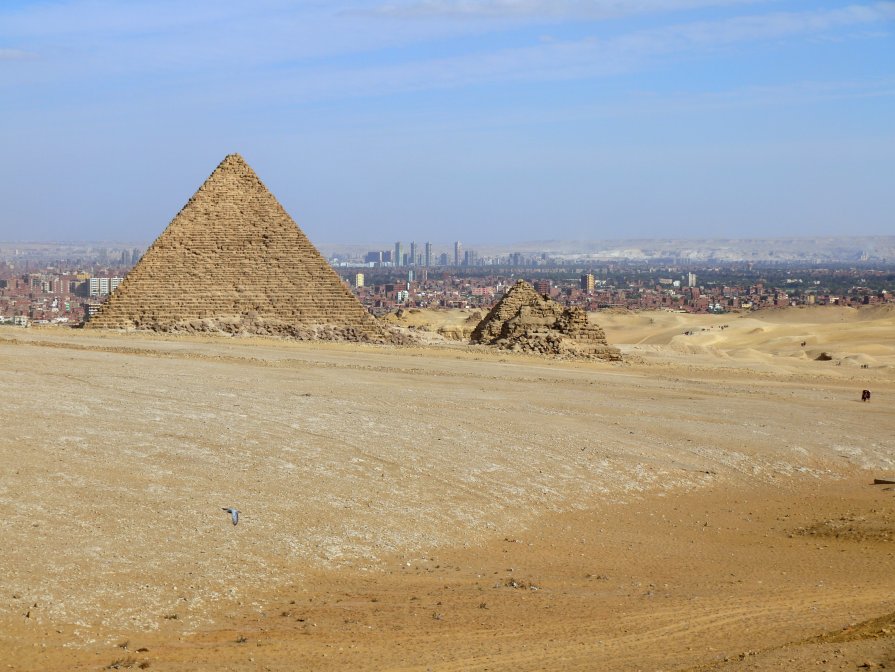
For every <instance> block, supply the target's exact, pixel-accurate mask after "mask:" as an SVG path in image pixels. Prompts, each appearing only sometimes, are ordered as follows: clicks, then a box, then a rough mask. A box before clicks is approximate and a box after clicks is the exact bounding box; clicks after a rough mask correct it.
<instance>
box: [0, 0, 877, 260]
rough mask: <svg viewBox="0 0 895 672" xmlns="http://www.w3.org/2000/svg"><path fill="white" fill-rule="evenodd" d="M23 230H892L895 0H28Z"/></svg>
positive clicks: (483, 235)
mask: <svg viewBox="0 0 895 672" xmlns="http://www.w3.org/2000/svg"><path fill="white" fill-rule="evenodd" d="M0 121H2V124H0V146H2V148H3V151H2V163H0V165H2V167H0V240H23V241H24V240H47V241H49V240H119V241H135V242H139V241H151V240H152V239H154V238H155V237H156V236H157V235H158V234H159V233H161V231H162V230H163V229H164V227H165V226H166V225H167V224H168V222H169V221H170V220H171V218H172V217H173V216H174V215H175V214H176V213H177V211H178V210H179V209H180V208H181V207H182V205H183V204H184V203H185V202H186V200H187V199H188V198H189V196H190V195H191V194H192V193H193V191H195V189H196V188H197V187H198V186H199V185H200V184H201V182H202V181H203V180H204V179H205V178H206V177H207V176H208V174H209V173H210V172H211V171H212V170H213V169H214V168H215V166H216V165H217V164H218V162H219V161H220V160H221V159H222V158H223V157H224V156H225V155H226V154H228V153H231V152H239V153H240V154H242V155H243V156H244V157H245V158H246V160H247V161H248V162H249V163H250V164H251V165H252V166H253V168H254V169H255V170H256V172H257V173H258V174H259V176H260V177H261V179H262V180H263V181H264V182H265V183H266V184H267V185H268V187H270V189H271V190H272V191H273V192H274V194H275V195H276V196H277V198H278V199H279V200H280V201H281V202H282V203H283V205H284V206H285V207H286V209H287V210H288V211H289V212H290V214H292V216H293V217H294V218H295V220H296V221H297V222H298V224H299V226H301V227H302V229H303V230H304V231H305V232H306V233H307V234H308V235H309V236H310V237H311V239H312V240H314V241H315V242H318V243H338V242H358V243H362V242H368V241H370V242H372V241H391V240H398V239H400V240H405V241H409V240H411V239H415V240H418V241H423V240H432V241H435V242H444V241H452V240H455V239H460V240H463V241H469V243H474V242H481V243H498V242H512V241H526V240H541V239H550V238H552V239H556V238H561V239H594V238H633V237H660V238H672V237H674V238H692V237H705V236H713V237H720V236H724V237H757V236H768V237H769V236H800V235H802V236H818V235H849V234H862V235H873V234H883V235H893V234H895V215H893V212H895V186H893V185H895V2H861V1H855V2H821V1H807V0H806V1H795V2H782V1H779V0H630V1H626V2H622V1H620V0H369V1H366V2H364V1H360V0H356V1H353V0H333V1H329V2H322V1H317V0H306V1H301V0H292V1H290V2H286V1H284V0H256V1H255V2H251V3H248V2H242V1H236V0H196V1H192V2H188V1H184V0H177V1H174V0H151V1H149V0H133V1H128V2H125V1H123V0H122V1H117V2H113V1H111V0H45V1H27V0H4V1H3V2H2V3H0Z"/></svg>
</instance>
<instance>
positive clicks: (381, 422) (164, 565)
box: [0, 311, 895, 670]
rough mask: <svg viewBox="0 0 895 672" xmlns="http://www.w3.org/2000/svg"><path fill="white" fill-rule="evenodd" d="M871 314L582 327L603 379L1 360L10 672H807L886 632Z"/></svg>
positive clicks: (100, 340)
mask: <svg viewBox="0 0 895 672" xmlns="http://www.w3.org/2000/svg"><path fill="white" fill-rule="evenodd" d="M784 312H785V311H784ZM860 313H861V311H855V313H854V314H852V313H848V314H846V315H843V314H835V315H833V316H832V317H831V318H830V319H829V320H824V319H822V318H823V317H824V316H823V315H820V316H818V315H819V313H818V312H817V311H811V312H810V315H811V316H812V319H811V321H800V320H801V317H799V320H793V322H792V323H787V322H786V321H782V316H781V315H776V314H775V315H773V318H772V319H764V318H763V316H762V315H758V316H754V315H750V316H748V317H743V318H738V317H734V316H730V315H727V316H723V315H722V316H686V315H679V314H670V313H656V314H640V315H623V314H616V315H609V314H600V315H598V316H596V318H597V319H598V320H599V322H600V324H601V325H602V326H603V327H604V328H605V329H606V331H607V335H608V337H609V341H610V343H612V344H615V345H620V346H621V347H622V348H623V349H624V351H625V353H626V355H627V361H626V362H625V363H621V364H617V363H616V364H613V363H604V362H557V361H553V360H543V359H536V358H533V357H526V356H521V355H511V354H507V353H493V352H490V351H488V350H487V349H485V348H469V347H466V346H462V345H459V344H457V343H456V342H454V341H451V340H450V339H448V338H444V337H443V336H442V337H441V338H440V339H439V338H435V337H432V338H431V339H430V340H431V341H432V342H433V343H440V344H441V345H439V346H435V345H432V346H428V347H413V348H394V347H376V346H351V345H347V344H303V343H290V342H285V341H275V340H264V339H213V338H207V339H202V338H198V337H195V338H192V337H191V338H187V337H181V338H174V337H167V338H159V337H153V336H150V335H145V334H139V335H138V334H113V333H84V332H77V331H70V330H43V331H42V330H13V329H5V330H3V331H2V332H0V361H2V364H3V369H4V371H5V373H6V382H7V384H6V385H5V386H4V387H3V391H2V392H0V395H2V396H0V404H2V408H3V409H4V414H3V418H4V429H5V432H4V434H3V438H2V439H0V457H2V459H3V464H4V465H5V466H4V470H3V471H2V477H0V506H2V510H3V517H2V518H0V534H2V538H3V540H4V543H3V545H2V547H0V590H2V595H3V596H2V599H0V622H2V624H3V630H2V633H3V634H0V660H4V661H14V662H13V665H14V666H13V668H12V669H21V670H32V669H33V670H47V669H59V670H62V669H66V670H67V669H98V668H99V667H104V666H108V665H111V664H113V663H117V664H119V667H121V666H122V665H124V664H127V665H130V666H134V667H135V666H137V665H140V664H143V663H149V664H150V665H151V669H163V670H164V669H171V670H174V669H187V668H188V669H221V667H225V668H227V667H229V668H230V669H258V668H259V666H268V667H270V669H294V667H295V665H296V664H299V663H300V665H301V666H303V667H306V668H311V669H346V668H355V669H384V668H389V669H426V668H432V669H442V670H450V669H464V670H465V669H485V668H487V669H543V668H545V667H548V668H553V669H607V670H610V669H616V670H633V669H659V668H662V669H692V668H694V667H696V666H716V665H718V666H723V665H728V664H731V663H730V662H729V661H728V662H725V660H724V658H725V657H727V658H730V657H731V656H738V655H739V654H740V653H743V652H746V651H753V652H756V655H749V656H747V657H748V659H749V660H750V661H752V662H754V663H755V664H756V665H765V666H766V667H765V668H760V667H757V668H755V669H775V668H773V667H772V666H771V665H772V664H773V663H774V661H775V660H777V658H775V656H777V655H778V653H779V652H780V651H786V652H788V654H791V657H792V658H793V659H794V660H802V661H803V662H804V661H805V660H807V659H808V657H810V656H811V655H813V652H814V651H815V650H817V647H823V646H825V644H824V642H823V641H821V640H818V641H817V642H815V641H814V640H811V638H812V637H815V636H821V635H824V633H831V632H838V631H840V630H841V628H842V627H843V626H846V625H848V624H850V623H859V622H861V621H864V620H868V619H873V618H877V617H880V616H885V615H886V614H889V613H892V612H895V601H893V599H892V598H891V595H893V594H895V592H893V589H895V579H893V578H892V577H893V574H892V572H891V553H892V548H893V547H892V546H891V543H892V542H891V541H890V539H891V537H892V535H893V532H895V528H893V520H892V516H891V510H892V508H891V505H892V502H893V501H895V500H893V499H892V498H893V496H895V495H893V492H887V491H885V490H883V489H881V488H879V487H876V488H874V487H873V486H869V485H867V483H869V481H870V480H871V479H872V477H874V476H879V475H895V453H893V445H892V436H895V431H893V430H895V417H893V414H892V413H891V412H890V411H889V409H890V408H891V398H892V395H893V392H895V381H893V378H892V364H893V362H892V355H891V352H890V351H891V349H893V348H895V344H893V342H892V334H893V333H895V332H893V331H892V329H891V327H892V326H893V325H892V322H893V317H892V315H891V314H889V313H888V312H886V311H877V313H876V314H875V315H876V316H875V317H872V318H868V316H867V315H861V314H860ZM796 314H797V315H799V314H798V313H796ZM446 317H447V318H448V319H447V321H446V322H445V323H452V324H455V325H457V324H460V323H465V321H466V319H467V318H468V314H467V315H463V316H461V315H459V314H450V315H448V316H446ZM844 317H847V318H848V319H843V318H844ZM413 319H415V320H418V323H419V324H418V326H421V325H422V324H423V322H424V321H426V324H428V325H429V326H427V327H425V328H426V329H432V331H431V332H430V333H433V334H435V333H436V332H437V329H438V327H439V326H440V325H441V324H444V323H440V322H439V318H438V316H434V317H433V316H431V315H422V314H414V318H413ZM722 325H729V326H726V327H725V328H724V329H721V327H722ZM684 331H691V332H693V333H692V335H690V336H685V335H683V332H684ZM809 339H813V340H810V341H809V342H810V347H809V346H808V345H806V346H805V347H804V348H803V347H802V346H801V345H800V343H801V340H809ZM821 350H826V351H829V352H830V353H831V354H832V355H833V357H834V359H833V360H831V361H827V362H820V361H816V360H815V359H813V358H812V356H811V355H812V353H813V352H815V351H821ZM840 362H841V364H840V365H838V366H837V363H840ZM862 364H872V366H871V368H868V369H862V368H860V366H861V365H862ZM866 386H870V387H871V388H872V389H873V391H874V396H873V400H872V402H871V403H870V404H862V403H861V402H860V401H858V398H859V395H860V390H861V389H862V387H866ZM222 506H236V507H238V508H239V509H240V510H241V511H242V512H243V516H242V519H241V520H240V523H239V525H238V526H236V527H234V526H233V525H232V524H231V522H230V519H229V517H228V515H227V514H226V513H224V512H223V511H221V507H222ZM831 521H832V522H831ZM836 521H845V522H844V523H843V524H841V525H840V524H839V523H837V522H836ZM825 526H826V527H825ZM837 535H839V536H837ZM868 627H869V626H868ZM880 627H882V626H880ZM862 632H863V631H862ZM881 637H882V638H881V639H879V646H877V647H876V648H874V646H873V643H872V641H871V639H872V638H868V637H862V638H857V639H854V640H852V643H844V644H841V645H838V646H839V649H840V651H842V652H843V653H842V660H843V661H845V662H849V663H851V662H853V658H854V656H865V655H873V656H877V658H878V659H879V660H882V659H883V649H884V647H885V646H888V645H890V644H891V643H892V639H891V637H890V636H888V635H884V636H881ZM809 640H810V641H809ZM824 641H826V640H824ZM873 641H876V640H873ZM125 642H126V645H125V646H121V645H122V644H123V643H125ZM812 642H813V643H812ZM868 647H869V648H868ZM880 647H883V648H880ZM138 648H140V649H148V650H147V651H139V652H138V651H137V649H138ZM296 661H298V662H296ZM262 669H263V667H262ZM699 669H710V667H700V668H699ZM719 669H720V668H719ZM725 669H726V668H725ZM791 669H799V668H798V665H796V667H793V668H791ZM851 669H853V667H852V668H851Z"/></svg>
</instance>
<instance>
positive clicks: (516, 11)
mask: <svg viewBox="0 0 895 672" xmlns="http://www.w3.org/2000/svg"><path fill="white" fill-rule="evenodd" d="M760 1H762V0H630V1H628V2H619V1H618V0H411V1H409V2H387V3H383V4H381V5H379V6H378V7H376V8H374V9H373V10H371V11H370V13H371V14H376V15H380V16H386V17H394V18H485V19H491V18H504V19H507V18H509V19H515V18H532V19H556V18H586V19H613V18H618V17H623V16H632V15H638V14H656V13H669V12H675V11H684V10H690V9H700V8H707V7H725V6H730V5H742V4H747V3H752V2H760ZM765 1H766V0H765Z"/></svg>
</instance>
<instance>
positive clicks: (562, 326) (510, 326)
mask: <svg viewBox="0 0 895 672" xmlns="http://www.w3.org/2000/svg"><path fill="white" fill-rule="evenodd" d="M470 341H471V342H472V343H480V344H485V345H493V346H496V347H498V348H502V349H504V350H516V351H522V352H532V353H538V354H545V355H557V356H561V357H571V358H576V357H580V358H593V359H607V360H612V361H619V360H621V358H622V357H621V351H620V350H619V349H618V348H613V347H611V346H610V345H609V344H608V343H607V341H606V334H605V333H604V332H603V330H602V329H600V327H598V326H597V325H595V324H591V323H589V322H588V321H587V313H585V312H584V309H582V308H579V307H577V306H573V307H570V308H565V307H563V306H561V305H560V304H558V303H557V302H556V301H553V300H551V299H549V298H547V297H545V296H541V295H540V294H538V293H537V292H536V291H535V288H534V287H532V286H531V285H530V284H529V283H527V282H525V281H524V280H518V281H516V284H514V285H513V286H512V287H510V288H509V289H508V290H507V291H506V293H505V294H504V295H503V297H502V298H501V299H500V301H498V302H497V303H496V304H495V305H494V307H493V308H492V309H491V311H490V312H489V313H488V314H487V315H486V316H485V318H484V319H483V320H482V321H481V322H479V324H478V325H477V326H476V328H475V329H474V330H473V332H472V337H471V338H470Z"/></svg>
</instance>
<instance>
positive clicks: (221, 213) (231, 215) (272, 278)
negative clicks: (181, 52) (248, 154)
mask: <svg viewBox="0 0 895 672" xmlns="http://www.w3.org/2000/svg"><path fill="white" fill-rule="evenodd" d="M88 326H90V327H94V328H95V327H99V328H111V329H151V330H155V331H224V332H229V333H254V334H272V335H280V336H287V337H294V338H302V339H306V338H325V339H336V340H363V341H381V340H387V339H388V338H389V335H388V334H389V332H387V331H386V330H385V328H384V327H383V326H381V325H380V324H379V323H378V322H377V320H376V319H375V318H374V317H373V316H372V315H370V314H369V313H368V312H367V311H366V310H365V309H364V307H363V306H362V305H361V304H360V302H359V301H358V300H357V298H355V296H354V295H353V294H352V293H351V291H350V290H349V289H348V288H347V287H345V285H344V284H343V283H342V281H341V280H340V278H339V276H338V275H337V274H336V272H335V271H334V270H333V269H332V268H331V267H330V266H329V264H328V263H327V262H326V260H325V259H324V258H323V257H322V256H321V255H320V253H319V252H318V251H317V249H316V248H315V247H314V245H312V244H311V242H310V241H309V240H308V238H307V237H306V236H305V234H304V233H302V231H301V230H300V229H299V228H298V226H297V225H296V224H295V222H294V221H293V220H292V218H291V217H290V216H289V214H288V213H287V212H286V211H285V210H284V209H283V206H281V205H280V204H279V203H278V202H277V200H276V198H274V196H273V195H272V194H271V193H270V191H268V190H267V187H265V186H264V184H263V183H262V182H261V180H259V179H258V176H257V175H255V172H254V171H253V170H252V169H251V168H250V167H249V165H248V164H247V163H246V162H245V161H244V160H243V158H242V157H241V156H239V155H238V154H231V155H229V156H227V157H226V158H225V159H224V160H223V161H222V162H221V164H220V165H219V166H218V167H217V169H215V171H214V172H213V173H212V174H211V176H210V177H209V178H208V179H207V180H206V181H205V183H204V184H203V185H202V186H201V187H199V190H198V191H197V192H196V193H195V194H194V195H193V197H192V198H191V199H190V200H189V202H187V204H186V205H185V206H184V207H183V209H182V210H181V211H180V212H179V213H178V214H177V216H176V217H174V219H173V220H172V221H171V223H170V224H169V225H168V228H166V229H165V230H164V232H163V233H162V234H161V235H160V236H159V237H158V239H157V240H156V241H155V242H154V243H153V244H152V246H151V247H150V248H149V249H148V250H147V251H146V254H144V255H143V258H142V259H140V261H139V263H138V264H137V265H136V266H135V267H134V268H133V269H132V270H131V272H130V273H128V275H127V277H126V278H125V279H124V282H122V283H121V285H119V287H118V289H117V290H116V291H115V292H114V293H113V294H112V296H111V297H109V301H108V302H107V303H106V304H105V306H103V308H102V310H101V311H100V312H99V314H98V315H95V316H94V317H93V318H92V319H91V320H90V321H89V322H88Z"/></svg>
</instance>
